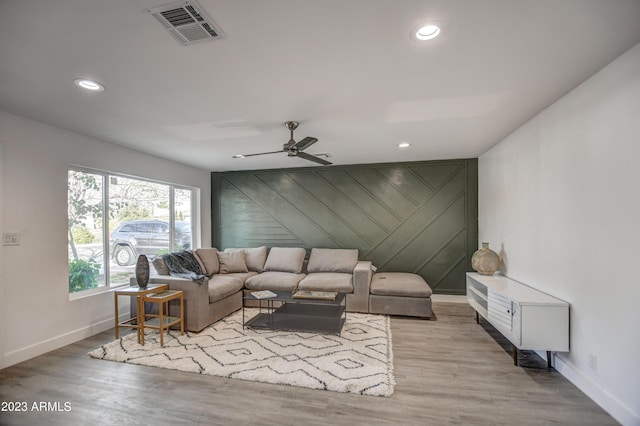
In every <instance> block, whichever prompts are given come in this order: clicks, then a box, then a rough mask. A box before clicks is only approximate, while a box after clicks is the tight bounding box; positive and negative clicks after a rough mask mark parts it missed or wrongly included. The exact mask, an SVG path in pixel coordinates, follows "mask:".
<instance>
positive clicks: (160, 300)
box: [139, 290, 184, 346]
mask: <svg viewBox="0 0 640 426" xmlns="http://www.w3.org/2000/svg"><path fill="white" fill-rule="evenodd" d="M172 300H180V316H179V317H172V316H170V314H169V302H170V301H172ZM145 303H157V304H158V313H157V314H147V313H144V314H143V318H142V323H141V324H140V330H139V331H140V339H141V341H140V344H142V345H144V329H145V328H151V329H154V330H159V331H160V346H164V330H167V333H168V332H169V327H171V326H172V325H176V324H180V335H181V336H183V335H184V292H182V291H180V290H164V291H161V292H159V293H153V294H145V295H144V296H142V305H143V306H144V304H145ZM147 318H151V320H149V321H147Z"/></svg>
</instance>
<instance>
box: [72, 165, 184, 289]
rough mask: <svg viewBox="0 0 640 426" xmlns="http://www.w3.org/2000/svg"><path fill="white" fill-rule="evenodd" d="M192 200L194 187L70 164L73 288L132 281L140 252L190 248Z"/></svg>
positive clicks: (151, 253)
mask: <svg viewBox="0 0 640 426" xmlns="http://www.w3.org/2000/svg"><path fill="white" fill-rule="evenodd" d="M194 200H195V197H194V190H193V189H190V188H184V187H177V186H175V185H170V184H165V183H161V182H153V181H148V180H142V179H135V178H132V177H125V176H118V175H114V174H109V173H103V172H96V171H88V170H81V169H71V170H69V173H68V198H67V205H68V227H69V238H68V240H69V293H71V294H73V293H79V292H84V291H90V290H92V289H98V290H94V291H100V288H101V287H102V288H107V287H110V286H118V285H124V284H128V283H129V279H130V278H131V277H133V276H134V274H135V264H136V261H137V259H138V256H139V255H141V254H144V255H146V256H147V258H148V259H149V261H150V262H151V261H153V259H155V258H156V257H157V256H160V255H162V254H165V253H168V252H170V251H174V250H184V249H190V248H192V247H193V223H194V222H193V219H194V218H193V214H192V212H193V211H194V210H193V204H194V202H195V201H194ZM172 230H173V231H172Z"/></svg>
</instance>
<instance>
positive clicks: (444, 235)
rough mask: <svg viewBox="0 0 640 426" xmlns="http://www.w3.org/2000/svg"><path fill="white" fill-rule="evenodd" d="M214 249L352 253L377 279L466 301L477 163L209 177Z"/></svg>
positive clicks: (474, 234) (473, 241) (474, 243)
mask: <svg viewBox="0 0 640 426" xmlns="http://www.w3.org/2000/svg"><path fill="white" fill-rule="evenodd" d="M211 182H212V191H213V194H212V209H213V211H212V228H213V236H212V241H213V242H214V245H216V246H218V247H219V248H226V247H251V246H259V245H267V246H270V247H274V246H297V247H304V248H306V249H311V248H312V247H334V248H357V249H358V250H359V251H360V258H361V259H366V260H371V261H372V262H373V263H374V265H376V266H377V267H378V270H380V271H405V272H414V273H417V274H420V275H421V276H423V277H424V278H425V279H426V281H427V282H428V283H429V284H430V285H431V287H432V288H433V290H434V292H435V293H443V294H464V292H465V272H466V271H467V270H469V267H470V262H471V260H470V256H471V254H472V253H473V252H474V251H475V250H476V248H477V246H478V243H477V160H475V159H470V160H451V161H434V162H415V163H394V164H373V165H360V166H331V167H313V168H303V169H282V170H267V171H264V170H261V171H249V172H229V173H213V174H212V179H211Z"/></svg>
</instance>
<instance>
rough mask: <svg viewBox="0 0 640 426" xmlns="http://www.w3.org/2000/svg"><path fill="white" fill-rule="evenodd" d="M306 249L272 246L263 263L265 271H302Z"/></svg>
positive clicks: (294, 272)
mask: <svg viewBox="0 0 640 426" xmlns="http://www.w3.org/2000/svg"><path fill="white" fill-rule="evenodd" d="M306 254H307V252H306V250H305V249H303V248H298V247H272V248H271V250H269V256H268V257H267V261H266V263H265V264H264V270H265V271H279V272H291V273H293V274H299V273H300V272H301V271H302V264H303V263H304V257H305V255H306Z"/></svg>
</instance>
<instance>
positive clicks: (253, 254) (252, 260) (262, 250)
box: [224, 246, 267, 273]
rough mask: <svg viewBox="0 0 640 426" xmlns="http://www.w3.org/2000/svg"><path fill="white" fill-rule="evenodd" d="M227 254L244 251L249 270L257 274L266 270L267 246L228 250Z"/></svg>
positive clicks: (226, 250)
mask: <svg viewBox="0 0 640 426" xmlns="http://www.w3.org/2000/svg"><path fill="white" fill-rule="evenodd" d="M224 251H225V252H234V251H243V252H244V260H245V262H246V263H247V269H248V270H250V271H255V272H257V273H260V272H262V270H263V269H264V262H265V261H266V260H267V246H262V247H256V248H227V249H225V250H224Z"/></svg>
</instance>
